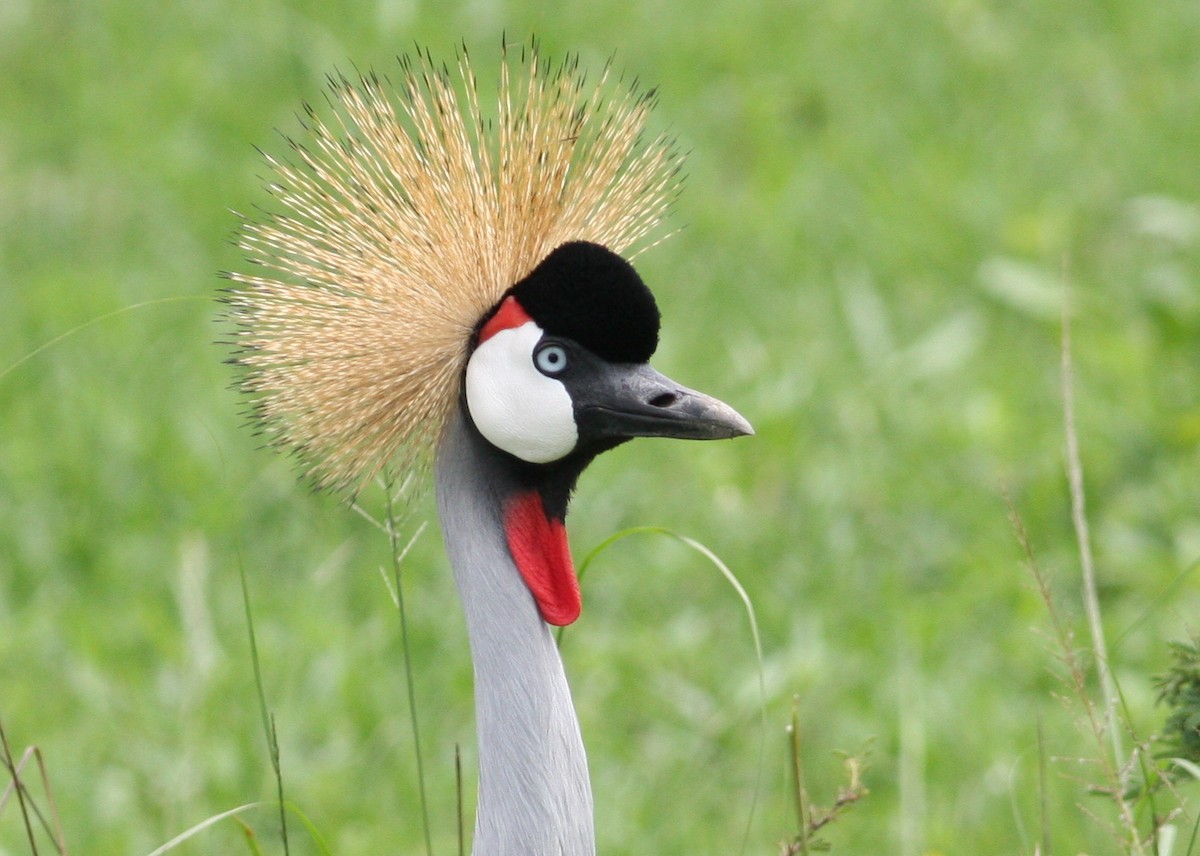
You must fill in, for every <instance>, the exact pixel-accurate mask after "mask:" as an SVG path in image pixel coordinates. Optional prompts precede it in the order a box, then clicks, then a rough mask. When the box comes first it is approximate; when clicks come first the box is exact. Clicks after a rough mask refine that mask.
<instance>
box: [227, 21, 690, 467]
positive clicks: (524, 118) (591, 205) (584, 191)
mask: <svg viewBox="0 0 1200 856" xmlns="http://www.w3.org/2000/svg"><path fill="white" fill-rule="evenodd" d="M611 68H612V65H611V62H610V63H609V64H607V65H606V66H605V68H604V71H603V73H602V74H601V75H600V77H599V79H598V80H597V82H596V83H595V84H594V85H589V84H588V82H587V80H586V75H585V74H584V73H583V72H582V71H581V69H580V65H579V61H578V58H577V57H567V58H566V59H565V60H564V61H562V62H561V63H559V64H557V65H552V64H551V63H550V62H549V61H547V60H545V59H543V58H542V56H541V55H540V51H539V49H538V45H537V43H536V42H534V43H532V44H531V45H530V46H529V47H528V49H524V48H523V49H521V50H519V51H512V50H510V49H508V48H505V49H504V50H503V51H502V59H501V63H500V74H499V83H498V87H497V94H498V100H497V108H496V112H495V116H494V119H490V118H489V117H488V116H486V115H485V113H484V111H483V109H482V107H481V104H480V99H479V85H478V82H477V79H476V77H475V74H474V73H473V72H472V70H471V63H470V60H469V57H468V54H467V52H466V49H465V48H463V49H462V50H460V51H459V52H458V53H457V55H456V62H455V66H454V71H453V72H452V71H451V70H450V69H449V68H447V67H445V66H439V65H437V64H436V63H435V62H434V60H433V58H432V56H431V55H430V54H429V53H428V51H420V52H418V53H417V54H416V57H415V58H412V57H402V58H401V59H400V78H399V80H398V82H397V83H396V84H395V85H392V84H391V83H390V82H389V81H388V80H387V79H386V78H381V77H380V76H378V75H375V74H373V73H372V74H365V75H362V76H360V77H359V78H358V79H357V80H353V81H352V80H350V79H348V78H346V77H344V76H340V75H339V76H332V77H331V78H330V80H329V93H330V98H329V103H330V107H331V111H330V112H331V113H332V115H331V117H330V118H323V117H322V116H321V115H319V114H318V112H317V111H315V110H313V109H311V108H309V107H306V108H305V110H306V116H305V118H304V119H303V120H302V125H303V130H304V134H303V139H302V140H296V139H288V143H289V146H290V148H291V151H292V159H290V160H281V159H277V158H273V157H271V156H269V155H264V157H265V158H266V160H267V162H268V164H269V166H270V169H271V171H272V173H273V180H272V182H271V183H270V184H269V185H268V189H269V191H270V193H271V194H272V196H273V197H274V198H275V199H276V201H277V202H278V204H279V205H280V207H281V209H282V210H281V211H279V212H277V213H273V214H270V215H268V216H267V217H266V218H265V219H264V220H263V221H262V222H252V221H247V222H245V223H244V224H243V225H242V227H241V229H240V232H239V235H238V240H237V243H238V246H239V247H241V248H242V250H243V251H245V252H246V253H247V260H248V262H249V263H251V264H252V265H255V266H257V267H260V268H262V269H263V272H262V273H254V274H251V273H243V272H235V273H230V274H228V276H229V278H230V279H232V280H233V282H234V283H235V284H234V286H233V287H232V288H230V289H229V291H228V293H227V294H226V295H225V297H224V298H223V299H224V300H225V302H226V303H227V304H228V306H229V315H230V318H231V320H232V321H233V323H234V324H235V326H236V339H235V347H236V351H237V353H236V356H235V362H236V363H238V364H240V366H242V368H243V375H242V379H241V387H242V389H243V391H244V392H245V393H246V394H247V396H248V397H249V399H250V401H251V402H252V403H253V406H254V410H255V411H256V415H257V417H258V420H259V422H260V425H261V427H262V430H263V431H264V433H265V434H266V435H267V438H268V440H269V442H271V443H272V444H273V445H278V446H280V447H283V448H286V449H290V450H292V451H293V452H295V453H296V454H297V455H298V456H299V458H300V460H301V462H302V466H303V468H304V469H305V471H306V473H307V474H308V475H309V476H310V477H311V478H312V479H313V480H314V481H315V482H316V483H317V484H318V485H320V486H322V487H330V488H334V489H341V488H354V487H357V486H358V485H361V484H362V483H363V482H364V481H365V480H367V479H369V478H370V477H371V476H373V475H375V474H376V473H378V472H379V471H380V470H381V469H382V468H384V467H385V466H387V465H389V463H395V464H397V465H399V466H400V467H405V468H407V467H410V466H414V465H419V464H420V463H423V462H424V461H426V460H428V454H429V452H430V451H431V450H432V448H433V447H434V446H435V444H436V442H437V440H438V437H439V436H440V433H441V430H442V428H443V426H444V425H445V424H446V422H447V419H448V417H449V416H450V414H451V412H452V409H453V408H454V407H455V406H456V405H457V402H458V397H459V394H460V385H461V378H462V374H463V369H464V367H465V364H466V360H467V357H468V349H469V346H470V338H471V335H472V332H473V331H474V329H475V327H476V325H477V324H478V322H479V321H480V319H481V317H482V316H483V314H484V313H486V312H487V311H488V310H489V309H491V308H492V307H494V306H495V305H496V303H497V302H498V301H499V300H500V299H501V297H502V296H503V294H504V292H505V291H507V289H508V288H509V287H510V286H512V285H513V284H514V283H516V282H517V281H519V280H520V279H521V278H523V277H524V276H525V275H526V274H527V273H529V272H530V271H531V270H532V269H533V268H534V267H535V266H536V265H537V264H538V262H539V261H541V260H542V259H543V258H544V257H545V256H546V255H547V254H548V253H549V252H550V251H551V250H553V249H554V248H555V247H557V246H559V245H561V244H563V243H566V242H567V241H572V240H586V241H593V242H595V243H598V244H603V245H604V246H606V247H608V248H609V249H611V250H613V251H614V252H616V253H620V254H626V255H633V254H635V252H634V251H640V250H641V249H645V247H646V246H648V245H649V243H650V242H651V239H652V238H653V237H654V236H655V235H656V233H657V231H658V227H659V226H660V223H661V220H662V218H663V216H664V215H665V213H666V212H667V210H668V209H669V208H670V206H671V204H672V203H673V201H674V199H675V197H676V195H677V193H678V189H679V184H680V181H681V166H682V155H681V153H680V152H679V150H678V149H677V148H676V146H675V145H674V143H673V141H672V140H671V139H670V138H669V137H667V136H665V135H662V134H659V135H654V136H651V135H649V134H647V132H646V124H647V120H648V117H649V115H650V113H651V111H652V109H653V107H654V105H655V102H656V94H655V92H654V91H653V90H641V89H640V88H639V87H638V84H637V83H636V82H634V83H633V84H632V85H625V84H624V83H622V82H621V81H620V80H619V79H617V77H616V76H615V75H614V74H612V72H611Z"/></svg>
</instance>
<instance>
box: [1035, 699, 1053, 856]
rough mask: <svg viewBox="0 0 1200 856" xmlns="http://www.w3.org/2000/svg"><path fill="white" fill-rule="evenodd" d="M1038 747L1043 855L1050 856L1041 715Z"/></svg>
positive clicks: (1044, 736) (1043, 735) (1043, 733)
mask: <svg viewBox="0 0 1200 856" xmlns="http://www.w3.org/2000/svg"><path fill="white" fill-rule="evenodd" d="M1037 745H1038V811H1039V812H1040V813H1041V827H1042V830H1041V831H1042V835H1041V838H1042V853H1043V854H1045V856H1050V853H1051V852H1053V851H1052V850H1051V849H1050V791H1049V788H1048V787H1047V782H1046V766H1047V764H1046V760H1047V758H1046V756H1047V754H1048V753H1047V749H1046V727H1045V723H1043V722H1042V717H1041V716H1040V715H1039V716H1038V719H1037Z"/></svg>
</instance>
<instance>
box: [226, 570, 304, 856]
mask: <svg viewBox="0 0 1200 856" xmlns="http://www.w3.org/2000/svg"><path fill="white" fill-rule="evenodd" d="M238 573H239V574H240V576H241V580H242V604H243V606H245V608H246V631H247V633H248V635H249V638H250V662H251V664H252V665H253V667H254V687H255V689H256V690H257V691H258V709H259V712H260V713H261V715H262V722H263V732H264V734H265V735H266V738H267V755H268V756H269V757H270V759H271V769H272V770H274V771H275V788H276V794H277V796H278V799H279V831H280V835H281V837H282V838H283V852H284V854H285V856H286V854H288V853H290V852H291V851H290V849H289V848H288V831H287V812H286V811H285V810H284V798H283V771H282V767H281V765H280V761H279V739H278V734H277V733H276V731H275V717H274V715H273V714H272V713H271V712H270V710H268V708H267V694H266V691H265V690H264V689H263V681H262V668H261V667H260V665H259V661H258V642H257V641H256V640H255V638H254V615H253V614H252V613H251V611H250V586H249V584H248V583H247V581H246V568H245V566H244V565H242V563H241V560H240V558H239V560H238Z"/></svg>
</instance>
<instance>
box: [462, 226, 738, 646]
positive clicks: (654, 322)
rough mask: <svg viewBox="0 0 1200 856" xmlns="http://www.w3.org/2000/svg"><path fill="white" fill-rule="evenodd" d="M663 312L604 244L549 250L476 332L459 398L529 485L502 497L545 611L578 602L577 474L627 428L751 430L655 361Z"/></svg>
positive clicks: (568, 617)
mask: <svg viewBox="0 0 1200 856" xmlns="http://www.w3.org/2000/svg"><path fill="white" fill-rule="evenodd" d="M658 331H659V311H658V307H657V305H656V304H655V301H654V297H653V295H652V294H651V293H650V290H649V289H648V288H647V287H646V285H645V283H643V282H642V279H641V277H639V276H638V274H637V272H636V271H635V270H634V268H633V266H632V265H630V264H629V262H627V261H626V260H625V259H623V258H621V257H620V256H619V255H617V254H616V253H613V252H611V251H610V250H608V249H606V248H605V247H603V246H600V245H599V244H595V243H590V242H587V241H572V242H569V243H566V244H563V245H562V246H560V247H558V248H556V249H555V250H554V251H552V252H551V253H550V254H549V255H548V256H547V257H546V258H545V259H544V260H543V261H542V262H541V263H540V264H539V265H538V266H537V267H535V268H534V270H533V271H532V272H530V273H529V274H528V275H527V276H526V277H525V278H524V279H522V280H521V281H520V282H518V283H517V284H516V285H514V286H512V288H510V289H509V290H508V291H507V292H506V293H505V294H504V296H503V297H502V298H501V300H500V302H499V303H498V304H497V305H496V307H494V308H493V309H492V311H490V312H489V313H488V314H486V315H485V316H484V318H483V319H482V320H481V321H480V323H479V325H478V326H477V329H476V332H475V335H474V339H473V342H474V347H473V350H472V352H471V355H470V357H469V359H468V361H467V366H466V370H465V379H464V383H463V408H464V410H465V413H466V415H467V417H468V418H469V419H470V422H471V424H472V425H473V426H474V428H475V429H476V430H477V431H478V432H479V435H480V436H481V437H482V438H483V440H484V441H486V442H487V443H489V444H491V446H492V447H494V448H495V449H496V450H498V451H499V452H500V453H501V455H503V456H505V457H506V458H508V459H510V460H509V461H508V463H509V465H510V466H509V468H510V469H515V470H517V471H519V472H520V473H521V474H522V475H521V479H520V481H521V482H522V483H523V484H524V485H525V487H524V488H523V489H520V490H517V491H516V492H514V493H513V495H511V496H509V497H506V498H505V509H504V525H505V530H506V535H507V537H508V541H509V546H510V551H511V553H512V555H513V557H514V559H515V561H516V564H517V567H518V570H519V571H520V572H521V573H522V575H523V576H524V577H525V581H526V583H527V585H528V586H529V588H530V590H531V592H532V593H533V595H534V598H535V599H536V600H537V603H538V607H539V609H540V611H541V614H542V617H543V618H544V619H545V620H546V621H548V622H549V623H551V624H559V625H562V624H569V623H571V622H572V621H574V620H575V618H576V617H577V616H578V614H579V610H580V598H579V589H578V583H577V581H576V579H575V572H574V567H573V564H572V562H571V558H570V551H569V549H568V548H567V544H566V536H565V532H564V529H563V520H564V518H565V516H566V507H567V501H568V499H569V495H570V492H571V490H572V488H573V487H574V483H575V479H576V478H577V477H578V475H579V473H580V472H582V470H583V468H584V467H586V466H587V464H588V463H589V462H590V461H591V460H592V459H593V458H594V457H595V456H596V455H598V454H600V453H601V452H603V451H606V450H607V449H611V448H613V447H614V446H616V445H619V444H620V443H623V442H625V441H626V440H630V439H632V438H634V437H675V438H680V439H690V440H717V439H724V438H730V437H738V436H742V435H746V434H752V433H754V429H753V428H751V427H750V423H749V422H747V421H746V420H745V419H744V418H743V417H742V416H741V415H740V414H738V413H737V412H736V411H735V410H734V409H733V408H732V407H730V406H729V405H727V404H725V403H723V402H721V401H718V400H717V399H715V398H713V397H712V396H709V395H705V394H704V393H702V392H697V391H695V390H692V389H688V388H686V387H684V386H681V385H679V384H677V383H675V382H674V381H672V380H671V379H670V378H667V377H666V376H664V375H662V374H661V373H659V372H658V371H656V370H655V369H653V368H651V366H650V364H649V359H650V357H651V355H652V354H653V353H654V351H655V349H656V347H657V345H658Z"/></svg>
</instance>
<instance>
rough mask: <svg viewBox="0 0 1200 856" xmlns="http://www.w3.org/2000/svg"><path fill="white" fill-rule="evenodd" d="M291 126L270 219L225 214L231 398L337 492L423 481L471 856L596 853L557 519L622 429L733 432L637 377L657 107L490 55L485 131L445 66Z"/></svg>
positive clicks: (566, 565)
mask: <svg viewBox="0 0 1200 856" xmlns="http://www.w3.org/2000/svg"><path fill="white" fill-rule="evenodd" d="M330 92H331V95H332V97H331V98H330V99H329V101H330V104H331V107H332V112H333V118H332V119H328V118H322V117H321V116H320V115H319V114H318V112H317V111H315V110H311V109H307V115H306V116H305V117H304V118H303V124H304V129H305V133H306V135H305V137H304V138H303V139H302V140H299V141H297V140H289V143H290V146H291V152H292V155H291V156H290V157H289V158H288V159H276V158H271V157H268V162H269V164H270V166H271V169H272V170H273V172H274V180H273V181H272V182H271V184H270V185H269V189H270V190H271V192H272V194H273V195H274V197H275V198H276V200H277V201H278V202H279V203H280V205H281V208H282V210H281V211H280V212H278V213H275V214H272V215H268V216H267V217H266V218H265V219H264V220H262V221H261V222H249V221H248V222H245V223H244V224H243V226H242V229H241V232H240V236H239V244H240V246H241V247H242V248H243V249H244V250H245V252H246V253H247V256H248V260H249V261H250V262H251V263H252V264H255V265H257V266H260V267H261V269H262V273H261V274H258V273H244V272H243V273H233V274H230V277H231V278H232V279H233V280H234V282H235V284H234V285H233V287H232V288H231V289H229V291H228V292H227V294H226V295H225V298H224V299H225V300H226V302H227V303H228V305H229V307H230V315H231V317H232V320H233V322H234V323H235V325H236V346H237V354H236V356H235V361H236V362H237V363H239V364H240V365H241V366H242V369H243V372H242V381H241V384H242V387H243V389H244V390H245V391H246V393H247V394H248V396H249V398H250V400H251V401H252V402H253V407H254V410H255V411H256V414H257V417H258V421H259V423H260V425H261V427H262V430H263V431H264V432H265V433H266V434H267V436H268V437H269V439H270V440H271V441H272V442H273V443H275V444H277V445H279V446H281V447H283V448H285V449H288V450H290V451H292V452H294V453H295V454H296V455H297V456H298V458H299V460H300V461H301V464H302V467H303V468H304V470H305V471H306V473H307V474H308V475H309V477H310V478H311V479H312V480H313V481H314V482H315V483H316V484H318V485H319V486H322V487H327V488H331V489H333V490H337V491H349V492H353V491H354V490H355V489H356V488H357V487H358V486H359V485H361V484H362V483H363V482H364V481H365V480H367V479H369V478H371V477H372V476H374V475H376V474H378V473H380V471H382V470H385V469H387V468H392V472H406V471H409V470H420V469H421V468H424V467H427V466H428V465H429V464H432V468H433V470H434V482H435V486H436V493H437V509H438V516H439V519H440V522H441V527H442V532H443V536H444V539H445V546H446V552H447V554H448V556H449V560H450V564H451V566H452V567H453V571H454V577H455V581H456V585H457V588H458V591H459V594H460V597H461V600H462V605H463V609H464V611H465V615H466V623H467V629H468V633H469V636H470V649H471V657H472V661H473V665H474V675H475V704H476V724H477V730H478V759H479V785H478V807H477V810H476V820H475V837H474V845H473V853H474V854H476V856H552V854H553V856H587V854H593V853H594V852H595V836H594V829H593V819H592V818H593V812H592V793H591V786H590V783H589V779H588V770H587V759H586V755H585V753H584V746H583V740H582V738H581V735H580V730H579V722H578V719H577V717H576V714H575V710H574V706H573V705H572V702H571V693H570V689H569V687H568V684H567V679H566V676H565V674H564V671H563V664H562V660H561V658H560V656H559V653H558V649H557V646H556V645H555V641H554V638H553V635H552V633H551V629H550V628H551V626H553V625H558V626H561V625H566V624H570V623H571V622H573V621H574V620H575V619H576V618H577V617H578V615H579V612H580V606H581V601H580V591H579V584H578V581H577V578H576V575H575V570H574V566H573V563H572V560H571V554H570V550H569V547H568V544H567V537H566V531H565V529H564V520H565V518H566V514H567V505H568V502H569V499H570V496H571V493H572V491H573V490H574V487H575V483H576V480H577V478H578V477H579V475H580V473H581V472H582V471H583V469H584V468H585V467H586V466H587V465H588V463H590V462H591V461H592V459H593V458H595V456H596V455H598V454H600V453H601V452H604V451H606V450H608V449H611V448H613V447H615V446H617V445H619V444H620V443H623V442H625V441H626V440H629V439H631V438H634V437H677V438H687V439H697V440H711V439H718V438H728V437H736V436H739V435H744V434H750V433H753V432H752V429H751V427H750V424H749V423H748V422H747V421H746V420H745V419H743V418H742V417H741V416H740V415H738V414H737V413H736V412H735V411H734V410H733V409H731V408H730V407H728V406H727V405H725V404H723V403H721V402H720V401H717V400H716V399H714V398H711V397H709V396H707V395H704V394H702V393H699V392H696V391H694V390H691V389H687V388H685V387H683V386H680V385H679V384H677V383H675V382H674V381H672V380H670V379H668V378H666V377H664V376H663V375H662V374H659V373H658V372H657V371H655V370H654V369H652V368H651V367H650V365H649V363H648V360H649V359H650V357H651V355H652V354H653V353H654V351H655V349H656V347H657V344H658V334H659V312H658V308H657V306H656V304H655V301H654V297H653V296H652V294H651V293H650V291H649V289H648V288H647V287H646V285H645V284H644V283H643V282H642V279H641V278H640V277H639V275H638V273H637V272H636V271H635V269H634V268H633V266H632V265H631V263H630V262H629V261H628V260H627V257H631V256H632V253H631V252H630V251H631V250H636V249H638V248H644V246H645V245H646V244H647V241H648V240H649V239H652V238H653V235H654V233H655V231H656V228H657V227H658V225H659V222H660V220H661V218H662V216H663V214H664V213H665V212H666V210H667V209H668V208H669V207H670V204H671V202H672V201H673V199H674V197H675V195H676V193H677V191H678V182H679V175H680V165H681V156H680V154H679V153H678V150H677V149H676V148H675V146H674V145H673V144H672V143H671V141H670V140H669V139H667V138H666V137H663V136H657V137H649V136H647V135H646V134H645V133H644V129H645V125H646V121H647V117H648V115H649V112H650V110H651V108H652V106H653V104H654V94H653V93H652V92H650V93H644V92H640V91H639V90H638V88H637V86H636V84H634V85H633V86H626V85H623V84H621V83H620V82H619V81H616V80H614V79H613V77H612V76H611V75H610V74H609V73H608V71H607V69H606V71H605V73H604V74H603V75H602V76H601V77H600V79H599V80H598V82H597V83H596V84H595V85H594V86H589V85H588V84H587V83H586V82H585V79H584V75H583V74H582V72H581V71H580V70H579V66H578V62H577V61H576V60H573V59H568V60H567V61H566V62H563V63H562V64H560V65H556V66H552V65H551V64H550V63H548V62H546V61H544V60H543V59H542V58H541V57H540V56H539V54H538V50H537V46H536V44H534V45H532V46H530V47H529V48H528V49H525V50H521V51H519V52H514V51H511V50H507V49H506V50H505V52H504V60H503V61H502V62H501V64H500V75H499V82H498V95H499V99H498V101H499V107H498V110H497V112H496V114H495V117H494V118H493V119H488V118H486V117H485V115H484V113H483V110H482V109H481V107H480V102H479V96H478V92H479V85H478V83H477V81H476V78H475V75H474V73H473V72H472V70H471V66H470V62H469V60H468V57H467V54H466V51H465V50H463V51H462V52H461V53H460V54H459V57H458V62H457V66H456V72H455V73H452V72H451V71H450V70H449V69H448V68H446V67H444V66H438V65H436V64H435V63H434V62H433V60H432V59H431V57H430V56H429V55H428V54H427V53H426V54H418V55H417V57H416V58H415V59H409V58H405V59H402V60H401V74H400V77H399V80H398V82H397V83H396V84H394V85H393V84H391V83H388V82H386V81H384V80H383V79H381V78H379V77H377V76H375V75H365V76H362V77H361V78H360V79H358V80H354V81H351V80H348V79H346V78H344V77H340V76H338V77H333V78H331V80H330Z"/></svg>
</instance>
